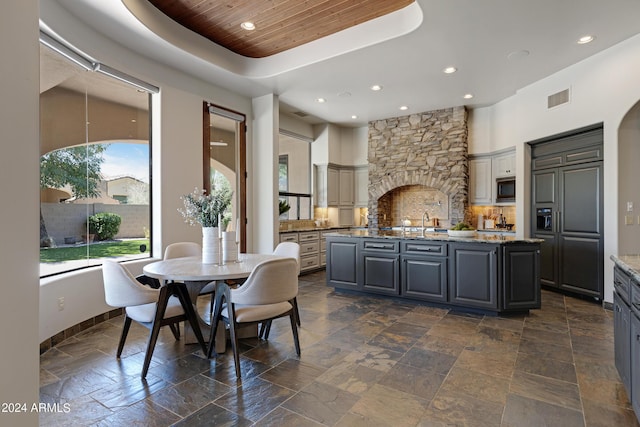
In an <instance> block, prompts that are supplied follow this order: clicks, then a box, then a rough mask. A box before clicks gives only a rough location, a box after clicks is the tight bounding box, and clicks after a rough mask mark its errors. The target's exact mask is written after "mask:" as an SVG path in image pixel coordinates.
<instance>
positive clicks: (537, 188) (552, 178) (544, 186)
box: [532, 170, 558, 205]
mask: <svg viewBox="0 0 640 427" xmlns="http://www.w3.org/2000/svg"><path fill="white" fill-rule="evenodd" d="M557 174H558V173H557V171H556V170H545V171H538V172H534V173H533V183H532V184H533V189H532V196H533V204H534V205H553V204H555V203H556V201H557V200H556V199H557V192H558V189H557V188H556V186H557V180H558V179H557Z"/></svg>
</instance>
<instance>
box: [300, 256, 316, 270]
mask: <svg viewBox="0 0 640 427" xmlns="http://www.w3.org/2000/svg"><path fill="white" fill-rule="evenodd" d="M319 259H320V258H319V257H318V254H315V255H304V256H300V270H309V269H310V268H318V267H319V266H320V264H319V263H318V261H319Z"/></svg>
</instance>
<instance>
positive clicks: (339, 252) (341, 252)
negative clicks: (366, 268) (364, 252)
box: [327, 237, 359, 290]
mask: <svg viewBox="0 0 640 427" xmlns="http://www.w3.org/2000/svg"><path fill="white" fill-rule="evenodd" d="M358 245H359V240H357V239H352V238H348V237H346V238H331V239H330V240H329V239H328V240H327V284H328V285H330V286H333V287H335V288H339V289H354V290H357V289H358V275H357V270H358V269H357V268H356V267H357V265H358V252H359V251H358Z"/></svg>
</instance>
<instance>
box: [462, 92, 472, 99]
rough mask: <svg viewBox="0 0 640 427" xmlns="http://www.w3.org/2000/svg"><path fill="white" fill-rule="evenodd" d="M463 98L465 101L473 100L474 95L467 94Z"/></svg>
mask: <svg viewBox="0 0 640 427" xmlns="http://www.w3.org/2000/svg"><path fill="white" fill-rule="evenodd" d="M463 98H464V99H471V98H473V94H470V93H466V94H465V95H464V96H463Z"/></svg>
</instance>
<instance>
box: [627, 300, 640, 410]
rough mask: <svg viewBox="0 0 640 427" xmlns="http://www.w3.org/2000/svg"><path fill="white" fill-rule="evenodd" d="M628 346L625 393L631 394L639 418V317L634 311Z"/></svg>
mask: <svg viewBox="0 0 640 427" xmlns="http://www.w3.org/2000/svg"><path fill="white" fill-rule="evenodd" d="M630 335H631V336H630V339H631V341H630V343H629V344H630V347H631V359H630V360H629V366H630V367H631V372H630V375H631V378H630V386H631V387H630V389H627V393H629V396H631V404H632V406H633V411H634V412H635V413H636V418H638V419H640V416H639V415H640V318H638V315H636V314H635V313H634V314H632V315H631V329H630Z"/></svg>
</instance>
